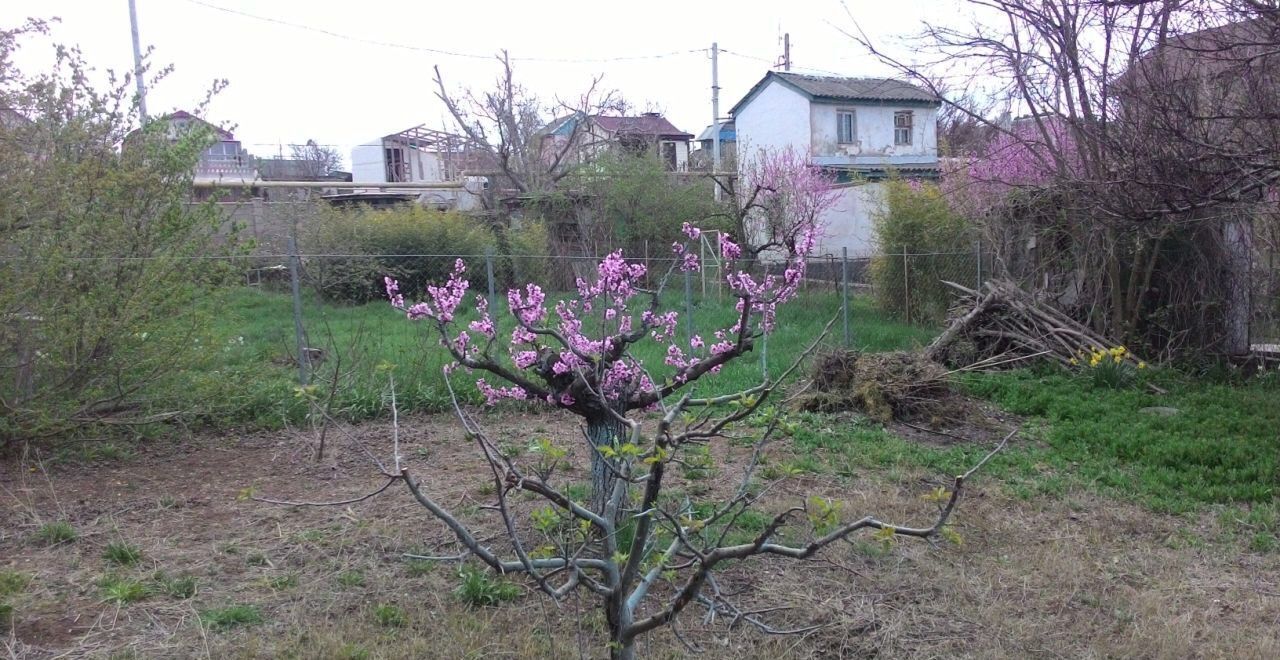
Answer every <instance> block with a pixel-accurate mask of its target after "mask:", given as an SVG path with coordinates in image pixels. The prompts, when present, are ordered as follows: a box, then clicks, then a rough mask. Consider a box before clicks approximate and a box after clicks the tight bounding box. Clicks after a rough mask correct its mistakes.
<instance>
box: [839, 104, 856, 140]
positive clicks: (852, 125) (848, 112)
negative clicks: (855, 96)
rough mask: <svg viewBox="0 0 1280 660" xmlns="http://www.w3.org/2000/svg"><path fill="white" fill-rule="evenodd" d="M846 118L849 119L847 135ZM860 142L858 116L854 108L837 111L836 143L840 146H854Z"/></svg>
mask: <svg viewBox="0 0 1280 660" xmlns="http://www.w3.org/2000/svg"><path fill="white" fill-rule="evenodd" d="M846 117H847V118H848V127H849V131H848V133H847V134H845V130H844V128H845V123H846ZM857 141H858V114H857V113H856V112H854V111H853V109H852V108H838V109H837V110H836V142H838V143H840V144H853V143H855V142H857Z"/></svg>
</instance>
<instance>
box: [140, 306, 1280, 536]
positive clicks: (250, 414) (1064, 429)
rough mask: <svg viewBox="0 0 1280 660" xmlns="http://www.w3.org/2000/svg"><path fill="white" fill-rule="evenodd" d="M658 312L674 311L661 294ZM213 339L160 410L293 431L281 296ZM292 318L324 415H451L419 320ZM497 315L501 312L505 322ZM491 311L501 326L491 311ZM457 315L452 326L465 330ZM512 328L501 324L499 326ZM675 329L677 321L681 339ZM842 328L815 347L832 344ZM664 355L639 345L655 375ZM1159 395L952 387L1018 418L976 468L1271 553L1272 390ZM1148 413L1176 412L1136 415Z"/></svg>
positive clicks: (925, 336)
mask: <svg viewBox="0 0 1280 660" xmlns="http://www.w3.org/2000/svg"><path fill="white" fill-rule="evenodd" d="M668 302H669V303H671V304H673V305H674V308H676V309H682V308H683V300H682V298H681V297H679V296H673V297H672V298H671V299H670V300H669V301H668ZM210 304H211V305H212V306H213V307H214V308H215V309H216V312H217V314H216V323H215V327H214V329H213V330H214V332H213V334H214V336H215V339H214V342H213V345H212V346H208V347H205V351H206V352H207V356H208V360H207V364H206V365H205V367H204V368H202V369H200V370H197V371H193V372H188V373H185V374H181V375H178V376H175V378H174V379H172V380H171V381H170V382H169V383H168V385H167V386H166V387H165V388H163V392H162V393H161V394H160V395H159V398H161V399H162V400H164V399H167V403H168V404H170V406H171V407H175V408H176V407H182V408H185V409H195V410H197V411H199V412H198V415H197V418H198V419H200V420H203V421H205V422H207V423H208V424H209V425H211V426H215V427H218V428H226V427H229V426H244V427H255V428H274V427H279V426H282V425H285V424H303V423H305V422H306V420H307V414H308V405H307V404H306V402H305V401H304V400H303V399H302V398H300V397H299V396H298V395H297V393H296V384H297V381H296V378H297V371H296V367H295V366H293V365H292V364H291V363H290V361H289V356H290V355H292V353H293V352H294V337H293V319H292V311H291V310H292V306H291V300H290V298H289V297H288V296H287V295H285V294H280V293H272V292H268V291H263V290H258V289H247V288H242V289H236V290H232V291H229V292H227V293H226V294H225V295H224V296H223V297H222V298H220V299H218V300H217V301H216V302H211V303H210ZM304 309H305V313H304V322H305V325H306V327H307V331H308V333H309V335H310V344H311V345H313V346H319V347H322V348H324V349H325V351H326V352H327V354H328V359H327V360H326V362H325V364H324V365H323V366H322V367H321V369H320V374H319V378H318V380H319V381H320V384H321V387H322V388H323V387H324V386H325V382H326V379H327V378H328V377H329V375H331V374H332V373H333V371H334V369H335V368H336V369H338V370H339V371H340V372H341V373H342V377H341V381H340V385H341V387H340V388H339V391H338V395H337V397H336V398H335V402H334V404H333V406H332V411H333V414H334V415H335V416H336V417H339V418H342V419H349V420H360V419H368V418H371V417H375V416H378V415H381V414H385V413H386V412H387V405H386V400H387V397H386V394H387V391H388V388H387V384H388V370H387V369H386V365H395V366H394V369H392V370H391V371H390V373H392V374H394V377H395V381H396V395H397V400H398V403H399V406H400V408H401V410H405V411H408V410H424V411H439V410H444V409H446V408H447V407H448V398H447V396H446V393H445V390H444V387H443V384H442V380H441V367H442V366H443V364H444V363H445V361H446V358H445V355H444V352H443V350H442V349H441V348H440V347H439V346H438V343H437V338H436V337H434V336H433V335H432V330H431V328H430V326H428V325H426V324H425V323H411V322H409V321H407V320H406V319H405V318H404V316H403V314H401V313H398V312H396V311H394V310H392V309H390V308H389V307H388V306H387V305H385V304H381V303H375V304H370V305H365V306H355V307H343V306H335V305H327V304H323V303H321V302H320V301H319V300H317V299H315V298H313V297H311V296H307V297H306V299H305V304H304ZM838 312H839V299H838V297H836V296H835V295H833V294H829V293H823V292H809V293H806V294H805V295H803V296H802V297H801V298H800V299H798V300H796V301H794V302H792V303H790V304H788V305H786V306H784V307H783V308H782V309H781V311H780V313H779V323H778V329H777V331H776V332H775V333H774V334H772V335H771V336H770V337H769V339H768V345H767V351H766V355H767V368H768V371H769V373H770V374H773V375H777V374H779V373H780V372H781V371H782V370H783V369H785V368H786V366H787V365H789V364H790V362H791V361H792V360H793V359H794V358H795V356H796V355H797V354H798V352H799V351H800V350H801V348H802V347H803V346H805V345H807V344H808V342H810V341H812V338H813V337H814V336H815V335H816V334H817V333H819V332H820V331H821V329H822V327H823V326H824V325H825V324H826V323H827V321H829V320H830V319H831V318H833V317H835V316H836V315H837V314H838ZM502 316H505V315H502ZM693 316H694V319H695V332H696V333H698V334H701V335H703V336H704V337H710V336H711V334H712V332H713V331H714V330H715V329H716V328H721V327H724V326H726V325H728V324H730V323H731V322H732V319H733V318H734V311H733V309H732V307H731V306H730V302H729V301H728V300H727V299H726V300H724V301H716V300H706V301H703V302H701V303H698V304H696V305H695V308H694V313H693ZM500 318H501V317H500ZM851 318H852V334H853V337H854V344H855V346H856V347H858V348H860V349H864V350H870V351H884V350H896V349H910V348H912V347H915V346H918V345H921V344H924V343H925V342H927V341H928V340H929V339H930V338H931V337H932V336H933V334H934V332H935V330H934V329H931V328H921V327H915V326H908V325H904V324H901V323H897V322H893V321H889V320H886V319H885V318H883V317H882V316H881V315H880V314H879V313H877V312H876V310H875V309H874V308H873V307H872V304H871V302H870V301H869V300H867V299H864V298H858V299H856V300H855V301H854V303H853V306H852V315H851ZM467 320H470V319H468V318H464V319H463V321H464V322H465V321H467ZM507 327H508V328H509V322H508V324H507ZM684 333H685V330H684V326H683V324H682V326H681V329H680V335H681V337H683V335H684ZM842 334H843V333H842V327H841V323H840V321H839V319H837V321H836V323H835V324H834V325H833V327H832V335H831V336H830V337H829V338H828V343H831V344H838V343H839V342H840V341H841V336H842ZM663 348H664V347H663V346H660V345H657V344H655V343H652V342H650V343H649V344H648V345H642V346H640V347H638V348H637V354H638V357H640V358H641V359H643V360H645V362H646V364H649V365H657V369H656V373H655V376H657V377H659V378H661V377H662V375H663V373H664V370H665V367H663V366H662V357H663V356H662V350H663ZM760 377H761V359H760V351H757V352H755V353H753V354H751V355H748V356H746V357H744V358H743V359H740V360H739V361H737V362H736V363H733V364H731V365H729V366H727V367H726V368H725V369H724V371H723V372H722V373H721V374H720V375H719V376H717V377H715V378H710V379H707V381H706V382H705V383H702V384H700V385H699V388H700V392H701V393H703V394H715V393H721V392H728V391H735V390H738V389H742V388H744V387H749V386H751V385H752V384H755V383H757V382H759V379H760ZM1151 377H1152V378H1155V379H1156V380H1157V381H1158V382H1159V383H1160V384H1161V386H1162V387H1164V388H1165V389H1166V390H1168V394H1164V395H1159V394H1155V393H1153V392H1151V391H1149V390H1148V389H1146V388H1143V387H1135V388H1132V389H1125V390H1110V389H1098V388H1095V387H1094V386H1093V384H1092V383H1091V382H1090V381H1089V380H1088V379H1086V378H1077V377H1072V376H1070V375H1068V374H1064V373H1061V372H1051V371H1036V370H1021V371H1012V372H1007V373H1000V374H975V375H969V376H967V377H965V378H964V379H963V380H962V381H961V386H962V387H963V388H965V389H966V390H967V391H969V392H970V393H972V394H973V395H975V396H978V397H980V398H984V399H988V400H990V401H992V402H994V403H996V404H997V405H999V406H1000V407H1002V408H1004V409H1006V410H1008V411H1010V412H1013V413H1016V414H1019V415H1022V416H1025V417H1027V418H1028V423H1027V425H1026V427H1025V428H1024V434H1023V439H1022V440H1021V441H1020V442H1019V444H1018V445H1017V446H1015V447H1012V448H1011V449H1010V450H1009V451H1008V452H1007V453H1006V455H1005V456H1002V457H1001V458H999V459H998V460H996V461H994V462H993V463H992V464H991V465H990V466H989V468H988V470H987V472H988V474H990V475H991V476H992V477H994V478H996V479H998V480H999V481H1000V482H1001V483H1002V484H1003V486H1004V487H1006V488H1009V489H1011V490H1012V491H1013V492H1015V493H1017V494H1020V495H1024V496H1026V497H1028V498H1030V497H1035V496H1040V495H1048V496H1054V495H1061V494H1063V493H1066V492H1068V491H1069V490H1070V489H1072V488H1081V487H1082V488H1087V489H1090V490H1094V491H1098V492H1103V493H1107V494H1112V495H1117V496H1121V497H1124V498H1127V499H1133V500H1136V501H1140V502H1142V503H1143V504H1145V505H1146V506H1148V507H1150V508H1152V509H1154V510H1158V511H1166V512H1193V511H1200V510H1203V508H1204V507H1205V506H1207V505H1213V506H1219V507H1220V508H1221V507H1226V508H1224V509H1221V510H1223V511H1227V512H1229V513H1224V514H1223V515H1229V516H1231V517H1233V518H1234V519H1237V520H1239V521H1240V529H1241V530H1242V533H1245V534H1250V535H1252V536H1253V539H1254V540H1253V543H1254V545H1257V546H1259V547H1267V546H1269V545H1276V543H1275V541H1274V539H1275V536H1276V532H1277V529H1280V528H1278V527H1277V510H1278V508H1277V504H1276V503H1277V484H1278V482H1280V430H1278V429H1280V387H1277V385H1276V380H1275V379H1274V378H1273V379H1271V380H1267V379H1262V380H1259V381H1256V382H1253V383H1251V384H1246V385H1239V384H1236V385H1228V384H1215V383H1213V382H1210V381H1206V380H1194V379H1191V378H1190V377H1186V376H1182V375H1179V374H1177V373H1175V372H1173V371H1162V372H1156V373H1154V374H1152V375H1151ZM454 383H455V386H456V387H457V388H458V389H459V391H460V392H461V393H462V395H463V396H464V398H467V399H468V400H469V401H478V400H479V397H478V394H477V393H476V391H475V388H474V384H473V383H474V377H473V376H469V375H467V374H463V373H459V374H458V375H457V376H456V377H455V380H454ZM1150 406H1165V407H1173V408H1177V409H1178V410H1179V413H1178V414H1176V415H1173V416H1167V417H1166V416H1160V415H1154V414H1149V413H1143V412H1140V410H1141V409H1142V408H1145V407H1150ZM796 440H797V446H798V447H799V448H800V449H802V450H805V451H808V452H810V453H811V454H812V455H811V457H810V458H808V459H803V460H806V461H808V462H812V463H814V464H816V465H819V466H822V468H823V469H824V470H830V471H834V472H837V473H839V472H854V471H857V470H860V469H877V470H885V469H888V470H891V471H892V470H896V469H901V468H906V467H926V468H928V469H930V470H932V471H937V472H940V473H955V472H957V471H960V470H962V469H963V468H965V467H966V466H968V465H969V464H971V463H972V461H974V460H976V459H977V457H978V456H980V455H981V453H982V452H983V451H985V450H986V449H987V448H986V447H974V446H963V445H960V446H951V447H942V448H939V447H930V446H924V445H920V444H918V443H912V442H908V441H904V440H901V439H899V438H896V437H894V436H892V435H890V434H889V433H887V432H885V431H884V430H883V429H881V428H880V427H879V426H877V425H875V424H871V423H867V422H847V421H837V420H835V419H833V418H829V417H823V416H819V415H813V416H810V417H808V418H807V419H806V423H805V424H802V425H801V431H800V433H799V435H798V436H797V438H796Z"/></svg>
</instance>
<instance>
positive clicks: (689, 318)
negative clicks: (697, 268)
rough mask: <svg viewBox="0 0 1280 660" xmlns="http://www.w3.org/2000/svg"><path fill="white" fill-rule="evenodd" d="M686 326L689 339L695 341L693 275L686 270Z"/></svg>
mask: <svg viewBox="0 0 1280 660" xmlns="http://www.w3.org/2000/svg"><path fill="white" fill-rule="evenodd" d="M684 327H685V332H686V333H687V335H688V336H687V337H686V338H685V339H687V340H688V341H693V275H692V274H690V273H689V271H687V270H686V271H685V272H684Z"/></svg>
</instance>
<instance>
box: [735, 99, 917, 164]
mask: <svg viewBox="0 0 1280 660" xmlns="http://www.w3.org/2000/svg"><path fill="white" fill-rule="evenodd" d="M734 125H735V126H736V128H737V131H738V149H739V157H740V158H741V159H743V160H749V159H751V158H752V156H753V155H754V154H755V153H756V152H758V151H759V150H761V149H764V150H770V151H773V150H778V149H782V148H784V147H791V148H793V149H796V150H798V151H800V152H802V153H803V152H806V151H808V150H809V146H810V142H811V139H812V138H811V131H810V128H809V100H808V99H806V98H805V97H804V96H802V95H800V94H799V93H797V92H796V91H794V90H792V89H789V88H787V87H786V86H784V85H782V84H779V83H777V82H774V81H771V82H769V84H767V85H765V87H764V88H763V89H761V90H760V93H759V94H757V95H756V97H755V98H754V99H752V101H751V103H749V104H747V106H746V107H744V108H742V109H741V110H739V112H738V114H736V115H734ZM831 127H832V130H835V120H834V119H832V124H831ZM891 139H892V138H891Z"/></svg>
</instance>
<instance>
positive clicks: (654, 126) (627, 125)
mask: <svg viewBox="0 0 1280 660" xmlns="http://www.w3.org/2000/svg"><path fill="white" fill-rule="evenodd" d="M591 119H592V121H594V122H595V123H596V125H597V126H599V127H600V128H603V129H605V130H606V131H609V132H611V133H632V134H638V135H657V136H660V137H671V138H679V139H684V140H690V139H693V135H692V134H691V133H685V132H684V131H682V130H680V129H678V128H676V127H675V126H674V125H672V123H671V122H669V121H667V118H666V117H663V116H661V115H641V116H639V117H610V116H606V115H595V116H593V117H592V118H591Z"/></svg>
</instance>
